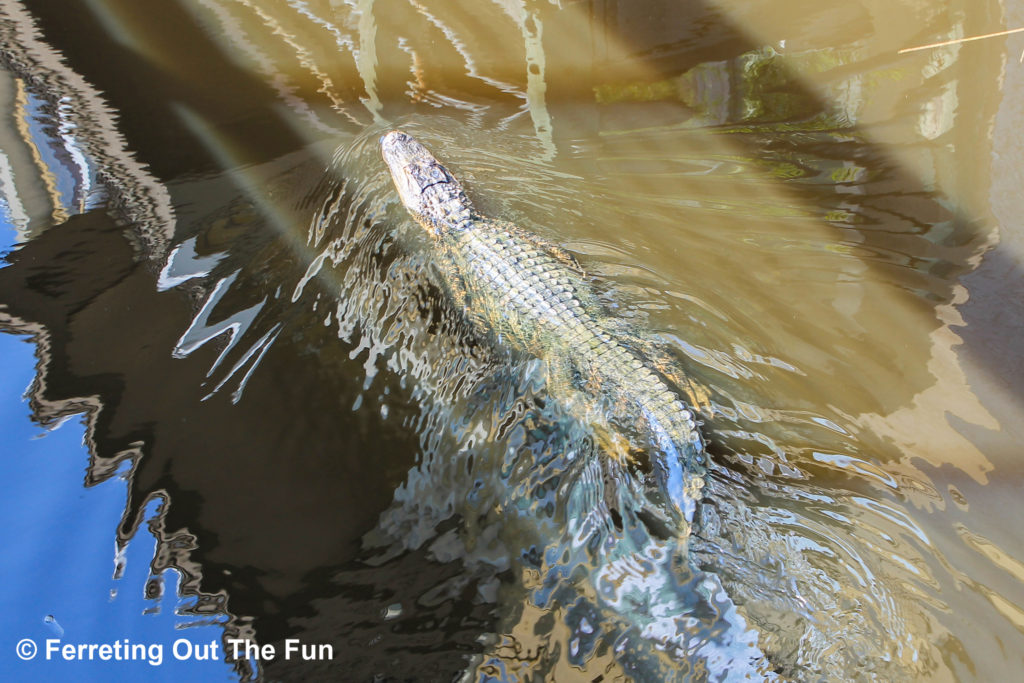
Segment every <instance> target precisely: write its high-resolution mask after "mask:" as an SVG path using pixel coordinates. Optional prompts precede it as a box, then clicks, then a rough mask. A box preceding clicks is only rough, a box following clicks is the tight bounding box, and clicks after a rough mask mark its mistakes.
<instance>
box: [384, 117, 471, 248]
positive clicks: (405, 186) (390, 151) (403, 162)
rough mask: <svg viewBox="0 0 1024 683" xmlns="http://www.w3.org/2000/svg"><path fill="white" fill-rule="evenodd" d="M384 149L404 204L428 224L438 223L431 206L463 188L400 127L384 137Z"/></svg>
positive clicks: (422, 221) (410, 211) (386, 160)
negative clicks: (435, 220)
mask: <svg viewBox="0 0 1024 683" xmlns="http://www.w3.org/2000/svg"><path fill="white" fill-rule="evenodd" d="M380 152H381V156H383V157H384V161H385V162H386V163H387V165H388V169H389V170H390V171H391V179H392V180H393V181H394V183H395V187H396V188H397V189H398V195H399V197H401V199H402V204H404V205H405V208H406V209H407V210H408V211H409V213H411V214H412V215H413V217H415V218H416V220H417V221H418V222H419V223H420V224H421V225H423V226H424V227H428V229H429V226H430V224H432V223H434V218H433V217H432V216H431V213H433V212H431V211H429V208H430V206H431V205H432V204H437V203H438V201H439V200H440V199H443V198H445V197H447V196H452V195H461V193H462V188H461V186H460V185H459V183H458V181H457V180H455V178H454V177H452V174H451V173H449V172H448V169H446V168H445V167H444V166H442V165H441V163H440V162H439V161H438V160H437V159H435V158H434V156H433V155H432V154H431V153H430V152H428V151H427V148H426V147H424V146H423V145H421V144H420V143H419V142H417V141H416V140H415V139H414V138H413V137H412V136H411V135H407V134H405V133H403V132H402V131H399V130H393V131H391V132H389V133H386V134H385V135H384V136H382V137H381V139H380Z"/></svg>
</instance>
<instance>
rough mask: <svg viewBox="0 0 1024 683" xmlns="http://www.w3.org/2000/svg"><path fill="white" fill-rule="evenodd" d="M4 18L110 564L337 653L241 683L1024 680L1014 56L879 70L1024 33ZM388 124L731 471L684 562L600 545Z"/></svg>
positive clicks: (591, 491) (181, 17)
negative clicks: (700, 425) (572, 277)
mask: <svg viewBox="0 0 1024 683" xmlns="http://www.w3.org/2000/svg"><path fill="white" fill-rule="evenodd" d="M0 8H2V10H0V12H2V14H3V19H2V22H0V27H2V30H3V31H4V41H3V44H4V45H5V48H4V51H3V55H4V65H5V70H4V71H3V72H0V77H2V78H0V80H2V87H3V92H4V93H5V98H4V101H5V102H7V103H8V106H7V108H6V109H5V111H6V117H5V124H4V126H3V128H2V131H0V135H2V136H3V137H2V138H0V140H2V142H0V149H2V150H3V157H2V160H0V161H2V166H3V168H0V181H2V182H0V188H2V190H3V196H4V217H5V220H6V221H7V223H8V224H9V225H10V226H11V228H13V235H14V242H15V244H14V246H13V247H12V248H11V250H10V251H9V253H8V254H7V256H6V265H5V267H3V268H2V269H0V305H2V308H0V319H2V321H3V322H2V324H3V326H4V329H5V330H7V331H10V332H15V333H19V334H23V335H30V336H31V338H32V339H33V340H34V343H35V344H36V349H37V351H36V354H37V357H38V359H39V360H38V362H37V364H36V377H35V380H34V382H33V384H32V386H31V387H30V389H29V391H28V393H27V397H28V409H29V410H30V411H31V414H32V416H33V419H34V420H36V421H37V422H38V423H40V424H42V425H44V426H51V425H56V424H58V423H60V421H61V420H63V419H66V418H67V417H68V416H76V415H84V423H85V425H86V429H85V444H86V451H87V453H83V452H81V451H80V450H74V451H72V450H71V449H68V451H67V457H68V458H69V459H76V460H75V462H77V466H78V467H80V468H83V469H85V472H86V474H85V478H84V484H85V485H86V487H87V488H92V487H96V486H99V487H102V486H106V485H107V484H104V483H102V482H107V481H109V480H111V479H112V478H114V477H116V476H124V477H125V478H126V480H127V485H128V496H127V505H126V506H125V508H124V510H123V513H122V515H121V520H120V522H119V523H114V524H111V523H110V522H102V523H101V522H95V521H92V520H88V521H87V520H82V521H81V524H82V529H83V530H88V531H89V532H90V533H91V534H92V535H93V536H95V535H96V534H97V529H96V526H97V525H100V526H101V527H102V528H101V529H100V532H102V533H105V534H106V537H107V538H109V539H110V541H111V542H112V543H110V544H107V545H96V546H95V547H89V548H88V550H87V551H86V552H87V553H91V554H93V555H95V556H97V557H110V551H111V547H112V546H114V547H116V548H123V547H125V546H126V544H127V547H132V545H131V543H132V542H134V541H132V539H133V538H138V536H139V533H140V532H139V529H140V525H141V523H142V521H143V520H144V519H146V518H147V513H146V510H147V506H152V505H153V504H154V502H159V503H160V504H161V506H162V507H161V508H160V513H159V514H160V517H159V519H160V523H159V524H158V525H155V526H154V525H152V524H150V527H149V528H150V529H152V530H153V533H154V534H155V535H156V538H157V544H156V548H155V550H154V553H153V556H152V560H151V562H150V573H151V574H152V575H153V576H156V577H159V576H163V575H166V574H167V572H172V575H173V576H177V577H180V580H178V581H177V584H176V588H175V590H176V591H177V592H178V594H179V595H180V596H181V597H182V598H183V599H186V598H187V600H186V602H185V607H184V608H181V609H179V611H181V612H183V613H184V612H188V613H189V614H191V615H192V616H193V617H201V618H204V619H211V620H213V621H214V622H215V623H217V624H219V626H217V628H219V629H222V632H223V634H224V637H225V638H235V637H244V638H252V639H255V640H257V641H259V642H260V643H267V644H277V645H278V646H281V644H282V643H283V641H284V640H285V639H286V638H298V639H300V640H301V641H303V642H308V643H327V644H330V645H331V646H332V648H333V654H334V659H333V660H331V661H319V662H310V661H295V660H291V661H286V660H284V659H281V658H276V659H273V660H269V661H263V662H256V661H248V662H243V661H236V662H233V666H234V671H235V674H236V675H237V676H239V677H242V678H246V677H251V676H258V675H261V674H263V675H265V676H266V677H267V678H268V679H274V680H279V679H283V680H306V679H310V678H323V679H337V678H338V677H339V676H341V675H342V674H341V673H339V672H345V673H344V677H348V678H351V679H353V680H372V679H374V677H379V678H382V679H384V680H392V679H393V680H408V679H413V680H452V679H454V678H458V677H459V676H463V675H464V676H465V677H466V679H467V680H509V681H513V680H520V681H525V680H541V679H544V680H559V681H562V680H594V679H596V678H597V677H599V676H603V677H604V678H605V679H608V678H615V679H620V678H633V679H638V680H666V679H671V678H678V679H683V678H686V677H692V678H697V679H703V678H710V679H728V678H730V677H733V678H736V677H740V676H743V675H748V676H750V677H751V678H753V679H757V678H760V677H770V676H776V677H780V678H782V679H793V680H847V679H850V678H856V679H878V680H908V679H917V678H925V679H935V680H976V679H977V680H986V679H992V678H1004V677H1006V676H1007V675H1008V674H1009V673H1010V672H1015V671H1018V670H1019V668H1020V666H1021V664H1022V662H1021V657H1020V655H1019V652H1021V651H1024V648H1022V647H1021V645H1022V642H1021V640H1022V631H1024V612H1022V611H1021V608H1020V607H1019V606H1018V605H1021V604H1024V588H1022V584H1021V580H1022V579H1024V569H1022V564H1021V562H1022V560H1024V549H1022V544H1021V540H1022V539H1021V537H1020V532H1019V525H1018V524H1016V518H1017V516H1018V515H1019V512H1020V503H1019V501H1018V498H1019V495H1018V494H1019V491H1020V472H1021V470H1020V467H1019V465H1018V464H1017V462H1016V460H1017V454H1018V453H1019V450H1020V449H1019V446H1018V444H1019V443H1020V437H1021V436H1024V434H1022V433H1021V427H1020V425H1021V424H1024V421H1022V417H1024V416H1022V414H1021V410H1022V409H1021V396H1022V389H1024V365H1022V363H1021V360H1020V354H1019V352H1018V349H1019V344H1018V343H1017V342H1016V339H1017V338H1018V337H1019V331H1020V329H1021V321H1022V309H1021V305H1020V301H1021V296H1020V294H1021V291H1020V290H1021V281H1022V280H1021V271H1020V267H1021V266H1020V263H1021V253H1022V252H1021V249H1022V248H1024V235H1022V233H1021V226H1020V222H1019V218H1018V216H1019V215H1020V209H1021V208H1022V207H1021V206H1020V199H1019V192H1018V189H1017V188H1019V181H1020V178H1021V167H1020V164H1019V161H1018V159H1019V158H1020V157H1019V154H1018V152H1019V151H1020V150H1019V146H1020V145H1019V142H1017V136H1016V134H1015V131H1016V129H1015V121H1018V120H1019V118H1016V117H1015V115H1016V114H1019V113H1020V110H1021V93H1022V89H1021V87H1022V85H1024V84H1022V76H1021V74H1022V73H1024V72H1022V71H1021V68H1020V65H1019V64H1018V63H1017V62H1018V59H1017V57H1018V56H1019V54H1020V50H1021V49H1022V48H1024V45H1021V43H1020V39H1019V38H1014V37H1011V38H1000V39H994V40H990V41H977V42H974V43H967V44H963V45H951V46H946V47H941V48H936V49H932V50H928V51H921V52H915V53H910V54H908V55H903V56H900V55H898V54H897V50H899V49H900V48H903V47H909V46H912V45H916V44H923V43H928V42H935V41H939V40H943V39H947V38H956V37H962V36H967V35H972V34H980V33H987V32H991V31H997V30H1000V29H1002V28H1012V27H1014V26H1017V25H1021V23H1022V22H1024V9H1022V8H1021V7H1018V6H1017V5H1016V4H1014V3H999V2H995V1H994V0H993V1H992V2H983V3H977V2H975V3H953V4H948V3H947V5H945V6H943V7H938V6H936V5H934V3H923V2H922V3H904V4H902V5H899V6H892V5H891V4H885V5H882V4H878V3H874V2H869V1H868V0H863V1H861V2H842V3H838V2H825V3H820V2H819V3H814V4H813V5H812V4H807V3H801V2H787V3H782V4H781V5H780V4H779V3H771V5H770V6H769V5H768V4H765V3H755V4H751V3H740V2H726V1H724V0H723V1H720V2H715V3H710V2H683V3H660V2H643V3H639V4H638V3H615V2H575V3H565V4H564V6H560V5H558V4H547V3H526V4H518V3H491V4H481V3H475V4H472V5H467V4H464V3H457V2H451V1H447V2H439V3H433V4H422V3H418V2H407V3H403V2H392V1H390V0H389V1H385V2H362V1H359V2H299V1H298V0H295V1H289V2H283V3H282V2H275V3H271V2H257V1H249V0H196V1H194V2H193V1H191V0H181V1H180V2H176V3H144V4H141V5H140V4H139V3H138V2H127V1H125V2H118V1H116V0H107V1H101V2H89V3H81V4H78V3H62V4H60V6H57V5H54V4H52V3H45V2H32V1H30V0H25V1H24V2H15V1H14V0H5V1H4V2H3V3H0ZM1014 22H1016V23H1014ZM394 127H400V128H402V129H403V130H405V131H407V132H409V133H411V134H413V135H415V136H416V137H418V138H419V139H421V140H422V141H423V142H424V144H426V145H427V146H428V147H429V148H430V149H432V150H433V151H434V152H436V154H437V155H438V156H439V157H440V158H441V159H442V160H443V161H445V162H446V163H447V164H449V166H450V168H451V169H452V171H453V172H454V173H455V174H456V175H457V177H459V178H461V179H462V180H463V181H464V183H465V184H466V186H467V189H468V191H469V194H470V196H471V197H472V198H473V199H474V201H475V202H476V204H477V205H478V207H479V209H480V210H481V212H483V213H485V214H487V215H491V216H494V217H497V218H501V219H504V220H510V221H514V222H515V223H517V224H519V225H520V226H522V227H523V228H526V229H528V230H531V231H533V232H536V233H537V234H539V235H541V236H543V237H544V238H545V239H547V240H549V241H552V242H554V243H556V244H559V245H560V246H562V247H564V248H566V249H569V250H571V251H572V252H574V253H575V254H576V255H578V257H579V259H580V261H581V262H582V263H583V266H584V268H585V269H586V271H587V273H588V278H589V279H590V280H591V281H592V283H593V284H594V286H595V287H596V288H597V290H598V292H599V295H600V297H601V299H602V301H603V302H604V303H605V305H606V306H607V308H608V309H609V311H611V312H612V313H613V314H614V315H615V316H617V317H618V318H620V319H621V320H622V321H624V322H626V323H628V324H629V325H631V326H632V327H633V328H634V329H636V330H640V331H642V333H643V335H644V336H645V337H646V338H647V339H649V340H652V341H653V342H655V343H657V344H658V345H659V346H660V347H661V348H662V349H663V350H664V351H665V352H666V353H668V354H669V355H670V356H671V357H673V358H674V359H675V361H676V363H677V365H678V367H679V369H680V371H681V372H683V373H685V376H686V377H687V378H688V381H687V384H686V388H687V389H688V390H689V391H688V397H689V399H690V400H691V401H693V402H694V403H695V407H697V408H698V409H699V412H700V414H701V416H702V419H703V421H704V424H705V433H706V435H707V437H708V439H709V441H710V454H711V466H710V468H709V473H708V476H707V477H706V482H705V488H704V500H703V503H702V505H701V507H700V510H699V512H698V519H697V522H696V524H695V526H694V530H693V533H692V535H690V536H689V538H685V537H676V536H673V535H671V534H667V535H666V534H664V533H658V532H657V530H652V529H651V528H649V526H648V525H646V524H644V523H643V521H642V520H640V519H637V518H635V517H633V516H630V515H628V514H627V516H626V518H625V519H624V520H622V524H621V525H618V526H616V525H615V524H611V525H609V524H607V519H605V518H602V517H601V516H600V515H599V514H595V510H597V511H599V508H600V504H601V502H602V500H606V499H607V498H606V497H607V496H611V497H612V498H615V497H616V496H618V497H620V498H621V499H622V502H623V505H624V507H623V509H626V510H628V509H630V508H629V503H630V495H631V494H630V493H629V491H628V486H627V485H626V482H625V481H624V480H619V479H615V478H612V482H613V483H618V486H613V487H612V488H613V489H615V490H614V491H612V492H611V493H608V492H607V491H602V489H603V488H605V487H604V486H603V484H602V483H601V482H602V477H603V476H604V475H603V474H602V471H601V467H600V456H599V454H597V453H595V451H594V447H593V443H592V439H591V438H590V435H589V434H588V433H587V430H586V429H585V426H583V425H581V424H579V423H578V421H576V420H574V419H573V416H572V415H571V411H568V410H566V408H565V406H559V405H558V404H557V403H556V402H553V401H550V400H548V396H547V393H546V391H545V386H544V376H545V373H544V371H543V367H541V366H540V365H539V364H538V363H536V362H531V361H529V360H528V359H523V358H518V357H515V356H513V355H510V354H508V353H506V352H505V351H504V350H503V349H502V348H500V347H497V346H495V345H493V344H490V343H487V341H486V340H483V339H481V338H480V336H479V335H478V334H476V333H475V332H474V330H473V329H472V327H471V326H470V325H468V324H467V323H466V320H465V319H464V317H463V316H462V315H461V312H460V311H458V310H455V309H454V307H453V306H452V305H451V302H450V301H448V300H447V298H446V297H445V295H444V293H443V288H442V287H441V280H440V274H439V272H438V267H437V263H436V261H435V259H434V258H433V255H432V252H431V248H430V244H429V242H428V240H427V239H426V237H425V236H424V235H423V234H421V231H420V230H419V229H418V228H417V227H416V226H415V225H413V224H412V222H411V221H410V219H409V218H408V216H407V214H405V212H404V210H403V209H402V207H401V206H400V205H399V203H398V201H397V196H396V194H395V192H394V190H393V188H392V186H391V183H390V178H389V177H388V175H387V171H386V169H385V167H384V165H383V163H382V161H381V160H380V157H379V152H378V150H377V139H378V138H379V136H380V135H381V134H382V133H383V132H385V131H386V130H389V129H391V128H394ZM12 363H20V364H22V365H21V366H19V367H23V366H24V364H25V363H26V361H25V360H21V361H12ZM11 391H12V392H15V391H18V389H12V390H11ZM61 429H62V430H63V429H67V427H63V428H61ZM60 434H61V430H58V431H56V432H53V433H52V434H50V435H49V436H47V437H45V438H46V439H55V438H57V437H58V436H59V435H60ZM10 457H12V458H27V457H28V452H27V451H26V450H22V449H21V448H17V449H15V450H14V451H13V452H11V453H10ZM5 485H6V486H7V487H8V488H12V489H13V488H16V487H21V486H25V483H24V482H23V481H19V480H18V478H17V476H15V475H13V474H12V475H9V477H8V480H7V482H6V484H5ZM97 490H99V489H92V490H90V491H86V495H87V496H88V495H90V494H92V493H93V492H94V491H97ZM33 493H34V494H35V495H36V497H37V500H38V501H39V502H38V503H37V504H36V505H37V507H34V506H27V507H26V508H25V515H26V517H27V518H28V519H31V520H36V521H35V523H34V524H33V525H32V527H31V530H32V533H31V538H32V542H33V543H38V544H45V543H51V544H57V543H60V538H61V533H58V530H56V529H55V528H54V527H53V523H52V522H50V521H47V520H48V519H49V518H48V517H46V516H45V515H43V514H42V512H43V511H44V510H50V509H58V510H64V509H66V510H70V507H67V505H68V504H67V503H66V502H65V498H66V497H67V495H68V494H67V491H66V489H64V488H61V487H59V486H57V485H54V486H53V487H52V488H50V487H48V486H47V485H46V482H45V481H43V482H35V483H33ZM97 505H99V504H98V503H97ZM620 527H621V528H620ZM23 551H24V548H23V547H21V546H19V545H17V544H15V545H13V546H12V547H11V548H9V549H8V552H9V553H12V554H17V553H19V552H23ZM118 581H120V582H122V583H124V582H131V581H136V582H137V583H138V584H141V583H143V582H142V581H141V580H139V579H137V578H136V579H133V578H132V576H126V577H125V578H122V579H118ZM9 582H10V584H11V586H12V588H11V590H18V586H25V585H32V586H36V585H37V584H28V583H27V581H26V579H25V572H24V571H21V570H19V571H18V572H15V573H13V574H12V578H11V579H9ZM108 583H109V582H108V581H100V582H97V583H96V584H95V585H92V586H85V587H81V588H75V589H74V591H73V594H71V595H69V596H67V599H68V600H72V601H73V600H83V601H87V600H90V599H92V598H90V597H89V595H88V594H89V592H90V591H94V592H95V593H97V594H104V595H105V594H106V592H107V591H108V590H109V585H108ZM142 588H143V587H142V585H136V586H135V587H134V590H136V591H137V592H141V591H142ZM36 590H38V588H37V589H36ZM54 590H58V588H57V587H56V585H55V588H54ZM60 590H65V589H60ZM67 590H69V591H70V590H71V589H67ZM124 590H125V589H119V591H120V592H123V591H124ZM41 616H42V615H40V617H39V618H41ZM32 618H33V619H35V618H36V617H35V615H32ZM15 635H17V634H13V635H12V638H13V639H12V641H11V643H12V645H13V643H14V642H15V641H16V640H17V638H20V637H21V636H20V635H19V636H17V637H14V636H15ZM76 637H79V636H76ZM96 637H100V636H99V635H97V636H96ZM153 637H154V638H156V636H153ZM82 638H84V636H83V637H82ZM166 638H167V639H168V640H167V642H168V643H169V642H171V641H172V640H173V638H172V637H171V635H169V634H168V635H167V636H166ZM5 647H7V646H5ZM4 657H8V655H4ZM10 657H11V659H10V661H9V662H7V663H8V664H9V666H8V669H9V670H10V671H12V672H13V675H15V676H21V677H27V676H28V675H29V673H28V671H29V670H28V669H26V668H19V667H21V666H22V665H21V664H20V663H19V662H17V661H16V660H14V659H13V655H10ZM5 661H7V660H5ZM223 669H224V667H223V665H216V664H211V665H210V667H209V668H208V669H201V670H202V671H203V675H208V676H209V677H210V678H215V677H222V676H223ZM159 673H162V672H156V673H154V674H153V676H154V677H155V676H157V675H158V674H159ZM140 675H142V676H144V675H146V672H142V673H140Z"/></svg>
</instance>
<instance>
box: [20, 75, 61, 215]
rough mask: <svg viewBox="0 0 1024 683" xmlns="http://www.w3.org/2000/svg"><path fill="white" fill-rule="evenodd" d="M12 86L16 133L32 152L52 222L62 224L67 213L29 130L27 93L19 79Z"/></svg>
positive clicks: (55, 184)
mask: <svg viewBox="0 0 1024 683" xmlns="http://www.w3.org/2000/svg"><path fill="white" fill-rule="evenodd" d="M14 84H15V95H14V103H15V105H16V111H18V112H19V114H18V115H17V117H16V119H15V125H16V126H17V128H18V133H19V134H20V135H21V139H22V140H23V141H24V142H25V145H26V146H27V147H28V148H29V149H30V150H31V152H32V160H33V161H34V162H35V164H36V167H37V168H38V169H39V176H40V178H42V180H43V185H44V186H45V187H46V193H47V194H48V195H49V196H50V203H51V204H52V205H53V214H52V215H53V222H54V223H63V222H64V221H66V220H67V219H68V212H67V210H66V209H65V208H64V200H63V198H62V197H61V192H60V189H58V187H57V177H56V176H55V175H54V174H53V171H52V170H51V169H50V167H49V165H48V164H47V163H46V161H44V160H43V155H42V154H41V153H40V152H39V147H38V146H37V144H36V140H35V138H34V137H33V135H32V131H31V130H30V129H29V122H28V117H29V116H30V114H29V106H28V93H26V92H25V82H24V81H23V80H21V79H20V78H16V79H15V80H14Z"/></svg>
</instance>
